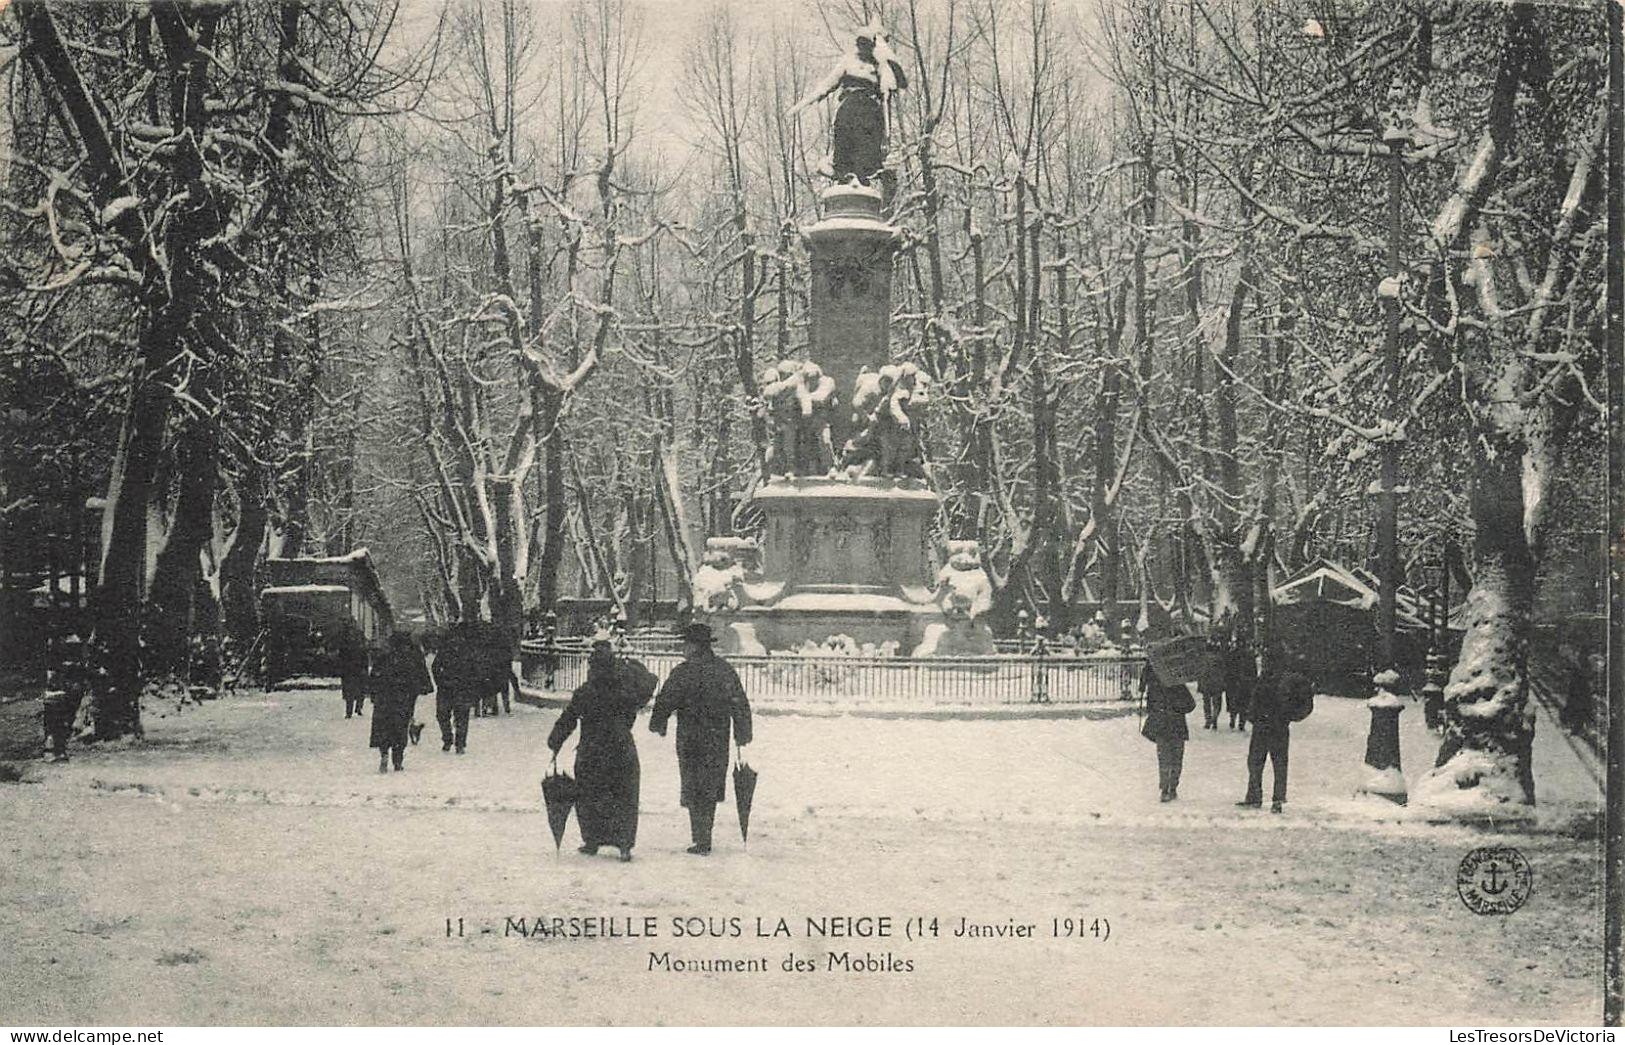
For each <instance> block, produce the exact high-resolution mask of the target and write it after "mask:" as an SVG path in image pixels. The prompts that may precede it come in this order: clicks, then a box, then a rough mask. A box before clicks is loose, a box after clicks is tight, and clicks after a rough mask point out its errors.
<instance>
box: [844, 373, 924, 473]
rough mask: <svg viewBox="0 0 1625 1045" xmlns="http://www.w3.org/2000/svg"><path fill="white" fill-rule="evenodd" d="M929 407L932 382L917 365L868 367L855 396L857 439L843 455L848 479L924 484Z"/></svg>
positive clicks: (853, 425) (853, 412) (850, 440)
mask: <svg viewBox="0 0 1625 1045" xmlns="http://www.w3.org/2000/svg"><path fill="white" fill-rule="evenodd" d="M930 402H931V378H930V376H929V375H927V374H924V373H922V372H921V371H920V369H919V368H918V367H916V366H915V365H914V364H913V363H901V364H890V365H887V366H883V367H881V368H880V370H879V371H878V372H876V371H874V370H871V369H870V368H869V367H864V368H863V370H862V371H860V372H859V374H858V380H857V383H856V385H855V387H854V388H853V391H852V430H853V431H854V432H856V433H857V434H856V435H855V436H853V437H852V438H851V439H849V440H848V441H847V443H846V446H845V447H844V448H843V450H842V463H843V464H844V465H845V466H846V467H847V469H848V473H849V474H850V475H852V476H853V477H854V478H856V477H859V476H865V475H881V476H888V477H891V478H899V479H924V478H925V462H924V455H923V453H922V443H921V440H922V437H923V434H924V433H923V432H922V431H921V429H922V427H923V422H924V420H925V411H926V408H927V407H928V406H929V405H930Z"/></svg>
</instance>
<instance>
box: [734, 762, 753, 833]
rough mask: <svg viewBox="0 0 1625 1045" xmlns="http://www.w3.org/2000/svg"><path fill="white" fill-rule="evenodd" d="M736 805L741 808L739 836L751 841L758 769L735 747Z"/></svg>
mask: <svg viewBox="0 0 1625 1045" xmlns="http://www.w3.org/2000/svg"><path fill="white" fill-rule="evenodd" d="M734 751H735V757H736V759H737V761H736V762H735V763H734V805H735V806H736V807H737V808H738V810H739V838H740V840H741V841H744V842H749V841H750V804H751V801H752V800H753V799H755V797H756V770H754V769H752V768H750V766H749V765H748V764H747V763H746V762H745V756H744V754H743V752H740V751H739V749H738V748H735V749H734Z"/></svg>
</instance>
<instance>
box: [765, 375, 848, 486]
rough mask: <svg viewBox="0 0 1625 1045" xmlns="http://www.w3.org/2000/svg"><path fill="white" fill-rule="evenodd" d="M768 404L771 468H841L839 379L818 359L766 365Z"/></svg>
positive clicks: (782, 471) (804, 471)
mask: <svg viewBox="0 0 1625 1045" xmlns="http://www.w3.org/2000/svg"><path fill="white" fill-rule="evenodd" d="M759 383H760V386H761V393H762V404H763V409H764V410H765V411H766V413H767V417H768V421H769V423H770V425H771V427H772V432H771V433H770V438H769V443H768V452H767V474H768V475H769V476H773V475H828V474H829V473H830V472H831V471H833V470H834V468H835V448H834V446H833V444H832V443H831V442H830V434H829V427H830V416H831V414H832V413H833V411H834V410H835V407H836V404H837V403H838V402H839V399H838V398H837V397H836V395H835V379H834V378H832V377H830V376H829V375H828V374H826V373H824V370H823V368H822V367H820V366H819V365H818V364H817V363H814V362H811V361H806V362H798V361H796V360H791V359H786V360H781V361H780V362H778V363H776V364H774V365H773V366H770V367H768V368H767V369H766V370H764V371H762V375H761V378H760V379H759Z"/></svg>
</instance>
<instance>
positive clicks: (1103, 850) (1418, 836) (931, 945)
mask: <svg viewBox="0 0 1625 1045" xmlns="http://www.w3.org/2000/svg"><path fill="white" fill-rule="evenodd" d="M430 703H431V702H429V701H424V702H423V703H421V704H420V711H419V716H418V717H419V718H420V720H429V719H431V718H432V715H431V714H430V712H431V711H432V707H431V706H430ZM555 714H556V713H555V712H553V711H548V710H538V709H534V708H529V707H523V706H516V707H515V710H514V714H513V715H512V716H511V717H504V718H500V719H496V720H492V719H476V720H474V721H473V723H472V725H471V729H472V738H471V743H470V750H469V753H468V754H467V755H465V756H462V757H458V756H456V755H451V754H443V753H442V752H441V751H440V750H439V744H438V742H437V738H436V737H435V727H434V725H433V723H432V721H430V723H429V727H428V729H427V731H426V732H425V736H424V744H423V745H422V746H420V747H416V748H413V749H410V751H409V752H408V755H407V768H406V771H405V772H403V773H391V774H388V775H382V776H381V775H379V774H378V773H377V771H376V767H377V760H376V756H375V754H374V753H373V752H371V751H369V750H367V748H366V741H367V724H366V722H365V720H350V721H346V720H345V719H344V717H343V710H342V702H341V701H340V699H339V697H338V695H337V694H336V693H334V692H331V691H323V690H297V691H278V692H272V693H268V694H251V695H243V696H239V697H237V698H234V699H231V700H226V701H220V702H215V703H212V704H209V705H206V706H204V707H202V708H189V709H187V710H186V711H184V712H183V713H179V714H177V713H174V712H171V713H170V714H168V715H167V716H165V717H158V715H157V714H156V713H155V712H149V715H148V729H149V733H148V738H147V742H146V743H144V744H142V745H139V746H135V747H131V748H129V749H126V750H113V751H104V752H97V753H82V754H77V755H76V757H75V758H74V760H73V761H72V762H71V763H69V764H67V765H65V766H48V765H35V766H33V767H31V768H30V769H29V772H28V776H29V779H30V781H31V782H29V783H24V784H19V785H11V786H0V819H3V821H4V823H5V824H7V825H8V827H7V830H5V831H4V833H3V836H0V851H3V852H4V866H5V868H6V873H5V875H4V879H3V884H0V938H3V939H5V940H6V941H7V945H6V946H5V947H4V948H0V1023H11V1024H16V1023H23V1024H35V1023H44V1024H51V1023H59V1022H60V1023H91V1022H96V1023H106V1022H109V1021H111V1022H115V1023H120V1024H141V1023H169V1024H212V1023H262V1022H270V1023H295V1024H297V1023H342V1022H359V1023H398V1022H399V1023H441V1024H460V1023H481V1024H483V1023H519V1024H529V1023H558V1022H563V1023H572V1022H585V1023H600V1022H619V1023H649V1022H661V1023H695V1022H701V1023H704V1022H715V1023H755V1022H815V1023H887V1022H1015V1023H1026V1022H1081V1023H1223V1024H1247V1023H1352V1024H1372V1023H1403V1024H1409V1023H1428V1024H1439V1023H1455V1024H1457V1025H1460V1024H1461V1023H1462V1022H1464V1021H1465V1022H1470V1023H1478V1024H1482V1023H1494V1022H1520V1023H1594V1022H1596V1020H1597V1019H1598V1013H1599V1011H1600V991H1599V987H1598V983H1599V972H1598V970H1599V967H1600V965H1599V961H1598V958H1599V955H1600V921H1601V918H1600V912H1601V907H1600V904H1601V899H1600V897H1601V865H1600V861H1599V843H1598V842H1597V841H1596V840H1595V838H1594V836H1593V835H1592V834H1590V833H1588V832H1587V831H1586V830H1585V827H1586V825H1587V823H1588V821H1592V820H1594V818H1595V815H1596V810H1597V809H1598V808H1599V806H1600V802H1601V796H1600V790H1599V787H1598V785H1597V783H1596V782H1595V779H1594V778H1593V777H1592V775H1591V774H1590V771H1589V770H1588V769H1587V767H1586V766H1585V765H1584V764H1582V763H1581V762H1580V761H1579V760H1578V759H1577V757H1576V756H1575V755H1574V753H1573V752H1572V751H1571V750H1570V749H1569V748H1568V747H1567V745H1566V744H1565V743H1564V742H1563V741H1562V739H1561V737H1559V736H1558V735H1557V733H1556V730H1555V728H1554V727H1553V726H1552V725H1551V723H1549V722H1546V721H1542V723H1541V728H1540V730H1539V731H1538V732H1537V742H1536V748H1535V758H1536V779H1537V784H1538V786H1539V792H1540V799H1541V807H1540V820H1539V821H1538V823H1537V824H1536V825H1535V826H1534V827H1533V828H1531V829H1526V830H1524V831H1523V833H1519V834H1515V835H1487V834H1485V833H1484V832H1482V831H1479V830H1475V829H1470V828H1465V827H1460V826H1453V825H1439V824H1428V823H1426V822H1424V821H1422V820H1421V819H1420V817H1419V815H1418V814H1414V813H1411V812H1409V811H1408V810H1404V809H1400V808H1397V807H1393V806H1390V805H1388V804H1387V803H1384V802H1381V801H1380V800H1375V799H1355V798H1354V797H1352V795H1353V791H1354V788H1355V786H1356V785H1357V784H1358V782H1359V781H1360V780H1361V778H1362V776H1363V771H1362V766H1361V757H1362V755H1363V751H1364V735H1365V724H1366V721H1367V717H1368V713H1367V711H1366V710H1365V707H1364V705H1363V704H1362V703H1360V702H1356V701H1344V700H1338V699H1336V698H1330V697H1322V698H1320V699H1319V700H1318V701H1317V708H1316V712H1315V715H1314V716H1313V717H1312V718H1310V719H1309V720H1308V721H1307V722H1305V723H1303V724H1301V725H1300V726H1298V727H1296V728H1295V729H1294V733H1293V742H1292V758H1291V761H1292V779H1291V791H1290V795H1289V801H1288V804H1287V812H1286V813H1285V814H1283V815H1281V816H1272V815H1271V814H1269V813H1267V812H1266V813H1259V812H1254V811H1249V810H1241V809H1237V808H1235V806H1234V805H1233V803H1234V802H1235V800H1236V799H1238V798H1239V797H1240V796H1241V791H1242V788H1243V786H1244V783H1245V770H1244V767H1243V764H1242V760H1243V756H1244V752H1245V748H1246V738H1245V736H1244V735H1242V734H1232V733H1230V732H1228V731H1220V732H1218V733H1212V732H1204V731H1202V730H1201V729H1200V728H1196V727H1198V726H1199V724H1200V714H1199V713H1198V714H1194V715H1192V716H1191V721H1192V724H1193V737H1192V741H1191V744H1190V746H1189V748H1188V753H1187V757H1186V769H1185V778H1184V781H1183V783H1182V784H1181V787H1180V795H1181V797H1180V800H1179V801H1178V802H1175V803H1170V804H1167V805H1163V804H1160V803H1159V802H1158V801H1157V795H1156V791H1157V788H1156V759H1155V753H1154V749H1153V748H1152V746H1151V745H1150V744H1148V743H1147V742H1145V741H1144V740H1143V739H1141V738H1140V737H1139V736H1138V733H1137V729H1138V722H1137V720H1136V719H1135V717H1134V716H1133V715H1132V714H1130V715H1127V716H1118V717H1110V718H1104V719H1082V718H1078V719H1064V718H1063V719H1036V718H1035V719H1003V720H997V721H990V720H983V719H975V718H966V719H955V720H948V721H934V720H920V719H892V718H884V719H882V718H871V717H859V716H842V717H831V716H821V717H813V716H800V715H762V716H760V717H759V719H758V729H757V733H758V738H757V743H756V744H755V745H753V746H752V747H751V748H749V749H747V750H748V753H749V756H750V760H751V762H752V764H753V765H754V766H755V767H756V768H757V769H758V770H759V771H760V773H761V783H760V785H759V790H758V793H757V800H756V807H755V811H754V813H753V816H752V824H751V841H750V846H749V849H748V850H746V849H744V848H743V847H741V845H740V843H739V840H738V834H737V829H736V824H735V820H734V816H733V813H732V807H731V796H730V805H729V806H728V807H727V808H726V809H724V810H721V811H719V816H718V826H717V839H718V852H717V853H716V854H715V855H713V856H712V857H711V858H709V859H704V860H701V859H696V858H694V857H690V856H687V855H685V854H684V853H683V852H682V849H683V847H684V846H685V845H686V844H687V823H686V819H685V818H684V815H683V812H682V810H681V809H679V807H678V805H677V800H676V799H677V784H676V768H675V761H674V757H673V754H672V749H671V741H670V740H669V739H666V740H661V739H659V738H656V737H654V736H652V735H650V734H649V733H647V731H646V730H644V729H643V726H642V723H641V722H640V724H639V733H638V742H639V748H640V751H641V753H642V758H643V806H642V808H643V816H642V821H641V826H640V837H639V844H638V848H637V859H636V860H635V861H634V862H633V863H631V864H629V865H622V864H619V863H616V862H614V861H613V860H609V859H589V858H586V857H582V856H580V855H578V854H576V853H575V852H574V851H573V845H574V843H575V841H576V837H575V828H574V825H573V823H572V826H571V828H570V833H569V834H568V835H567V836H566V847H565V850H564V852H563V853H562V855H555V853H554V848H553V844H552V839H551V837H550V836H549V835H548V832H547V827H546V822H545V818H544V817H543V816H542V815H541V812H540V791H539V787H538V783H539V780H540V777H541V775H542V772H543V770H544V768H545V765H546V754H547V752H546V748H545V746H544V743H543V742H544V739H545V736H546V731H547V728H548V727H549V726H550V725H551V724H552V721H553V718H554V716H555ZM1401 725H1402V729H1403V747H1404V761H1405V770H1406V775H1407V776H1408V777H1410V778H1412V779H1413V780H1414V779H1415V777H1416V776H1417V775H1418V774H1420V772H1422V771H1423V770H1424V769H1426V768H1427V767H1428V766H1429V765H1431V762H1432V756H1433V753H1434V751H1435V749H1436V747H1437V744H1436V741H1435V740H1434V738H1432V737H1430V736H1428V735H1427V733H1426V732H1425V731H1424V730H1423V729H1422V723H1421V713H1420V708H1418V707H1414V706H1413V707H1411V708H1410V709H1408V710H1407V711H1406V712H1405V713H1404V714H1403V715H1402V717H1401ZM567 756H568V751H567ZM564 761H565V762H566V763H567V762H568V757H567V758H566V759H565V760H564ZM1491 841H1500V842H1510V843H1511V844H1514V845H1517V846H1518V847H1519V848H1520V849H1521V850H1522V851H1523V852H1524V854H1525V855H1526V856H1527V857H1528V859H1529V861H1530V863H1531V864H1532V865H1533V867H1534V873H1535V890H1534V895H1533V897H1532V898H1531V899H1530V901H1529V902H1528V904H1527V905H1526V906H1525V907H1524V908H1523V909H1522V910H1520V911H1518V912H1517V913H1516V914H1513V915H1511V916H1509V917H1499V918H1497V917H1481V916H1476V915H1473V914H1471V913H1470V912H1468V911H1467V910H1466V909H1465V907H1464V906H1463V905H1462V903H1461V902H1460V900H1459V899H1458V898H1457V896H1456V887H1455V872H1456V867H1457V865H1458V864H1459V862H1460V861H1461V858H1462V857H1463V856H1464V855H1465V854H1466V853H1467V851H1468V850H1470V849H1471V848H1473V847H1474V846H1476V845H1481V844H1486V843H1488V842H1491ZM573 915H606V916H617V917H624V916H628V915H632V916H636V917H639V918H641V917H642V916H644V915H653V916H655V917H656V918H657V920H658V926H659V930H660V935H659V936H658V937H657V938H655V939H652V940H650V939H630V940H628V939H612V940H601V939H593V940H535V939H530V940H526V939H523V938H520V937H518V936H515V935H509V936H506V937H505V936H504V935H503V932H504V927H505V926H506V925H507V924H508V920H509V919H510V918H512V919H515V920H518V919H534V918H536V917H539V916H540V917H553V916H563V917H568V916H573ZM834 915H848V916H854V917H856V916H862V915H875V916H879V915H889V916H891V917H893V918H894V919H896V920H897V922H896V925H897V928H898V931H899V932H900V931H901V926H902V924H903V921H904V920H905V919H907V918H910V917H915V916H921V915H923V916H926V917H933V916H934V917H936V918H938V919H940V923H939V924H940V926H941V931H942V933H943V936H942V937H941V938H938V939H934V940H925V941H919V940H908V939H902V938H893V939H875V938H870V939H856V940H815V939H808V938H807V937H806V935H805V932H804V929H805V926H804V921H805V919H807V918H809V917H825V916H834ZM685 916H697V917H699V918H701V919H706V918H709V919H712V920H713V922H712V923H711V924H714V925H719V926H724V925H726V923H725V922H717V921H715V920H717V919H728V918H732V917H738V918H740V919H742V922H741V927H742V931H743V933H744V936H743V937H742V938H739V939H720V940H712V939H705V938H701V939H673V938H672V925H671V923H672V919H673V918H674V917H685ZM758 917H760V918H762V919H764V922H765V924H767V925H768V926H772V925H774V924H775V923H776V919H778V918H779V917H784V918H785V919H787V921H788V922H789V924H790V925H791V927H792V931H793V932H794V934H795V935H794V936H793V937H792V938H790V939H768V938H761V939H758V938H756V937H755V936H754V919H756V918H758ZM961 917H965V918H969V919H971V920H972V921H973V922H974V921H984V922H988V923H1003V922H1005V921H1006V920H1008V919H1014V920H1015V921H1016V922H1017V923H1018V924H1031V925H1033V926H1034V927H1035V929H1034V936H1033V937H1031V938H1026V937H1023V938H1017V939H1006V938H999V939H992V940H983V939H953V938H950V937H949V935H948V934H949V932H950V931H951V928H952V927H953V926H957V925H958V923H959V919H960V918H961ZM1068 917H1071V918H1075V919H1078V918H1081V919H1084V920H1086V921H1087V922H1089V923H1090V924H1093V921H1094V919H1096V918H1103V919H1106V920H1108V921H1109V924H1110V930H1111V936H1110V938H1109V939H1107V940H1095V939H1093V938H1090V939H1087V940H1078V939H1056V938H1053V937H1052V936H1050V935H1049V933H1050V928H1051V919H1055V918H1063V919H1064V918H1068ZM448 918H451V919H456V918H462V919H463V925H464V932H465V935H464V936H463V937H462V938H451V939H448V938H447V936H446V920H447V919H448ZM696 924H702V925H703V924H705V923H704V922H701V923H696ZM482 930H486V931H482ZM651 951H652V952H655V953H657V954H658V953H669V954H670V955H671V956H672V957H673V958H675V959H680V960H691V959H709V958H730V959H753V958H761V959H764V960H765V964H766V965H767V967H768V971H765V972H750V973H745V972H729V973H718V972H710V973H697V972H682V973H679V972H671V971H664V970H661V969H656V970H654V971H650V970H649V968H648V964H649V956H650V952H651ZM842 951H850V952H851V953H852V954H853V956H854V957H856V956H858V955H860V954H864V953H868V954H872V955H874V956H876V958H877V959H878V960H880V963H881V964H885V960H884V959H881V958H880V956H882V955H886V954H889V955H890V956H891V960H892V961H893V962H894V963H901V962H905V961H906V962H911V963H912V969H913V971H911V972H847V971H840V970H837V971H834V972H830V971H826V968H825V967H826V964H827V962H828V958H827V954H828V953H830V952H835V953H840V952H842ZM792 953H794V954H796V955H800V956H802V957H804V958H808V959H811V960H812V961H813V962H814V963H815V964H816V965H817V967H818V971H817V972H815V973H791V972H782V971H780V963H781V962H782V961H783V960H784V959H785V958H786V957H788V956H790V955H792ZM740 981H749V982H740Z"/></svg>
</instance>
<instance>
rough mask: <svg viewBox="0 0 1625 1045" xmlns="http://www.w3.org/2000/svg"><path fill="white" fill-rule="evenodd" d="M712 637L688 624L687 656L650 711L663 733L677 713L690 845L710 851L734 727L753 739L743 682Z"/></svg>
mask: <svg viewBox="0 0 1625 1045" xmlns="http://www.w3.org/2000/svg"><path fill="white" fill-rule="evenodd" d="M713 641H714V637H713V636H712V634H711V629H710V627H709V626H707V625H704V624H690V625H689V626H688V628H687V629H685V630H684V632H683V653H684V660H683V662H682V663H681V664H679V665H677V667H675V668H673V669H672V672H671V674H670V675H669V676H668V677H667V678H666V684H665V685H664V686H662V687H661V688H660V695H659V696H657V697H656V698H655V706H654V712H653V714H651V715H650V717H649V729H650V730H651V731H652V732H654V733H658V734H659V735H660V736H665V735H666V721H667V720H668V719H669V718H670V717H671V716H672V715H676V716H677V772H678V776H679V777H680V778H681V781H682V784H681V788H682V791H681V798H682V803H683V808H685V809H687V810H688V820H689V829H690V832H691V834H692V837H693V841H694V844H693V845H691V846H689V847H688V851H689V852H690V853H693V854H695V855H697V856H704V855H705V854H707V853H709V852H710V851H711V826H712V824H713V823H714V821H715V819H716V811H717V803H718V802H720V801H722V799H723V798H724V797H725V792H726V788H727V779H728V739H729V732H730V729H731V731H732V733H733V737H734V739H735V740H736V741H737V742H738V744H739V746H740V747H744V746H746V745H747V744H749V743H750V742H751V721H750V701H749V700H747V699H746V698H745V687H744V686H743V685H742V684H741V683H740V681H739V676H738V675H737V674H736V673H735V672H734V669H733V668H732V667H731V666H730V665H729V664H728V662H727V661H725V660H723V659H722V658H721V657H718V656H717V655H716V652H715V651H714V650H713V649H712V647H711V644H712V642H713Z"/></svg>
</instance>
